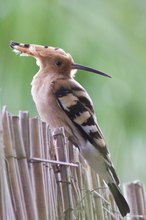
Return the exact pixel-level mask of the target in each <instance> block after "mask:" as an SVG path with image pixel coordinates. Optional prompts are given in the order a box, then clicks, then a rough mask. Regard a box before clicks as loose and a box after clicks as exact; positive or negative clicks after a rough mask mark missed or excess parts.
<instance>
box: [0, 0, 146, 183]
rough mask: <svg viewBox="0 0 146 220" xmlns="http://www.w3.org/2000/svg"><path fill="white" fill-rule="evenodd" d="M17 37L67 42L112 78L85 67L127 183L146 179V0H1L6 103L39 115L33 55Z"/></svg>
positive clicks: (0, 74)
mask: <svg viewBox="0 0 146 220" xmlns="http://www.w3.org/2000/svg"><path fill="white" fill-rule="evenodd" d="M10 40H15V41H18V42H24V43H34V44H43V45H51V46H55V47H61V48H63V49H64V50H65V51H67V52H69V53H71V55H72V56H73V58H74V60H75V62H77V63H80V64H84V65H88V66H91V67H94V68H97V69H99V70H102V71H104V72H107V73H109V74H111V75H112V79H108V78H105V77H99V76H97V75H95V74H91V73H88V72H79V73H78V74H77V75H76V79H77V80H78V81H79V82H80V83H81V84H82V85H83V86H84V87H85V88H86V89H87V91H88V92H89V94H90V96H91V97H92V99H93V102H94V106H95V110H96V113H97V118H98V122H99V124H100V127H101V128H102V130H103V133H104V135H105V137H106V141H107V143H108V145H109V148H110V152H111V154H112V159H113V161H114V164H115V167H116V169H117V171H118V173H119V176H120V178H121V180H122V181H123V182H129V181H133V180H136V179H140V180H141V181H143V182H146V144H145V143H146V111H145V109H146V94H145V90H146V76H145V75H146V74H145V73H146V1H145V0H129V1H127V0H118V1H117V0H111V1H109V0H92V1H89V0H80V1H79V0H72V1H71V0H54V1H53V0H52V1H51V0H48V1H47V0H36V1H34V2H33V1H28V0H25V1H22V0H19V1H17V0H15V1H11V0H6V1H3V2H2V1H1V3H0V105H1V107H2V106H3V105H6V106H7V107H8V110H9V111H10V112H12V113H13V114H18V111H19V110H28V111H29V112H30V115H31V116H35V115H36V114H37V112H36V109H35V106H34V103H33V101H32V97H31V94H30V90H31V87H30V82H31V80H32V77H33V75H34V74H35V73H36V72H37V71H38V67H37V66H36V64H35V60H34V59H33V58H26V57H24V58H23V57H19V56H16V55H15V54H13V53H12V51H11V49H10V48H9V42H10Z"/></svg>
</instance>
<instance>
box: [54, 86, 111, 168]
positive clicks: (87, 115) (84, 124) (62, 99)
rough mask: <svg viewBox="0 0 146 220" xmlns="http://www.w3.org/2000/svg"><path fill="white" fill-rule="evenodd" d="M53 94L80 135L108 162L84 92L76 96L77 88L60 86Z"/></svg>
mask: <svg viewBox="0 0 146 220" xmlns="http://www.w3.org/2000/svg"><path fill="white" fill-rule="evenodd" d="M79 89H80V88H79ZM82 91H83V90H82ZM54 94H55V96H56V99H57V101H58V104H59V105H60V107H61V108H62V109H63V111H64V112H65V113H66V114H67V115H68V117H69V118H70V120H71V121H72V122H73V123H74V125H75V126H76V127H77V128H78V130H79V131H80V133H81V134H82V136H83V137H84V138H86V139H87V140H88V141H89V142H90V143H91V144H93V145H94V146H95V147H96V148H97V150H98V151H99V152H100V153H101V154H102V155H103V157H104V158H105V159H106V161H107V162H108V163H109V164H110V163H111V161H110V159H109V153H108V150H107V148H106V145H105V142H104V139H103V135H102V133H101V131H100V128H99V127H98V125H97V123H96V121H95V116H94V114H93V106H92V103H91V102H90V100H89V99H88V97H86V93H85V96H84V97H83V95H82V96H77V89H76V90H74V88H67V87H65V86H61V87H60V88H58V89H57V90H56V91H55V92H54Z"/></svg>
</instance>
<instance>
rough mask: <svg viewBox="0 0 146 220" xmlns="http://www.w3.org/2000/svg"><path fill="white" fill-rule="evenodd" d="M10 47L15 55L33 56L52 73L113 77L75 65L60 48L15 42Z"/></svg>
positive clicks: (69, 56) (43, 67)
mask: <svg viewBox="0 0 146 220" xmlns="http://www.w3.org/2000/svg"><path fill="white" fill-rule="evenodd" d="M10 47H11V48H12V49H13V51H14V52H15V53H17V54H20V55H21V56H32V57H34V58H36V60H37V65H38V66H39V67H40V69H46V70H48V71H50V72H52V73H58V74H61V75H72V74H74V73H75V72H76V70H84V71H89V72H94V73H97V74H99V75H103V76H107V77H111V76H109V75H107V74H106V73H103V72H101V71H99V70H96V69H93V68H90V67H86V66H83V65H80V64H76V63H74V61H73V58H72V56H71V55H70V54H69V53H66V52H65V51H64V50H63V49H60V48H56V47H50V46H41V45H35V44H24V43H18V42H14V41H12V42H11V44H10Z"/></svg>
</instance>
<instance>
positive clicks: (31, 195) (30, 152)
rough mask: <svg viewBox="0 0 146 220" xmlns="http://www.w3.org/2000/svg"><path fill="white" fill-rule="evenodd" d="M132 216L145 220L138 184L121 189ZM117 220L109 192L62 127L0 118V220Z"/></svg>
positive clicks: (21, 117)
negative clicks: (53, 128) (51, 127)
mask: <svg viewBox="0 0 146 220" xmlns="http://www.w3.org/2000/svg"><path fill="white" fill-rule="evenodd" d="M124 193H125V196H126V197H127V200H128V201H129V204H130V208H131V213H130V215H128V217H127V219H128V220H132V219H146V217H145V216H146V203H145V192H144V187H143V184H141V183H140V182H134V183H130V184H125V185H124ZM106 219H107V220H115V219H116V220H121V219H122V218H121V216H120V214H119V211H118V210H117V207H116V205H115V203H114V201H113V198H112V196H111V194H110V193H109V190H108V188H107V187H106V186H105V185H104V184H103V182H102V181H101V180H100V178H99V177H98V175H97V174H96V173H95V172H94V171H93V170H92V169H90V167H89V166H88V164H87V163H86V161H85V160H84V158H83V157H82V156H81V155H80V153H79V150H78V149H77V148H76V147H74V146H73V144H72V143H71V142H70V141H69V140H68V138H67V136H66V134H65V131H64V129H63V128H57V129H55V130H50V129H49V127H48V126H47V125H46V124H45V123H43V122H42V121H41V120H40V119H39V118H30V117H29V114H28V112H20V113H19V116H12V115H11V114H10V113H8V111H7V110H6V108H3V110H2V111H1V113H0V220H106Z"/></svg>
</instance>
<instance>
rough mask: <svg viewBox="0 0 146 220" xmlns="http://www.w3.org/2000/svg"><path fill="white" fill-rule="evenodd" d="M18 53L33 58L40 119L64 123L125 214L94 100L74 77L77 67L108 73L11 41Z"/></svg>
mask: <svg viewBox="0 0 146 220" xmlns="http://www.w3.org/2000/svg"><path fill="white" fill-rule="evenodd" d="M10 47H11V48H12V49H13V51H14V52H15V53H17V54H20V55H22V56H32V57H34V58H35V59H36V63H37V65H38V66H39V71H38V72H37V73H36V75H34V77H33V80H32V82H31V86H32V88H31V94H32V97H33V100H34V102H35V105H36V108H37V111H38V113H39V116H40V118H41V120H42V121H44V122H46V123H47V124H48V125H49V126H50V128H52V129H54V128H58V127H64V129H65V131H66V133H67V134H68V138H69V139H70V140H71V141H72V143H73V144H74V145H75V146H77V147H78V148H79V150H80V153H81V155H82V156H83V157H84V158H85V159H86V161H87V162H88V164H89V166H90V167H91V168H92V169H93V170H94V171H95V172H96V173H97V174H98V175H99V176H100V178H101V179H102V180H103V181H104V182H105V183H106V184H107V186H108V187H109V190H110V191H111V194H112V195H113V197H114V200H115V203H116V204H117V207H118V209H119V211H120V213H121V215H122V216H123V217H124V216H126V215H127V213H129V212H130V208H129V205H128V203H127V201H126V199H125V198H124V196H123V195H122V193H121V189H120V187H119V178H118V176H117V174H116V171H115V168H114V166H113V163H112V160H111V156H110V153H109V150H108V148H107V144H106V142H105V139H104V136H103V133H102V131H101V129H100V127H99V125H98V123H97V119H96V115H95V112H94V107H93V102H92V100H91V98H90V96H89V95H88V93H87V91H86V90H85V89H84V88H83V87H82V86H81V85H80V84H79V83H78V82H77V81H76V80H75V79H74V76H75V73H76V72H77V70H82V71H88V72H93V73H96V74H98V75H102V76H105V77H109V78H111V76H110V75H108V74H106V73H104V72H101V71H99V70H96V69H93V68H90V67H88V66H84V65H80V64H77V63H75V62H74V60H73V58H72V56H71V55H70V54H69V53H66V52H65V51H64V50H63V49H61V48H58V47H52V46H42V45H35V44H28V43H18V42H15V41H11V43H10Z"/></svg>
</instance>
